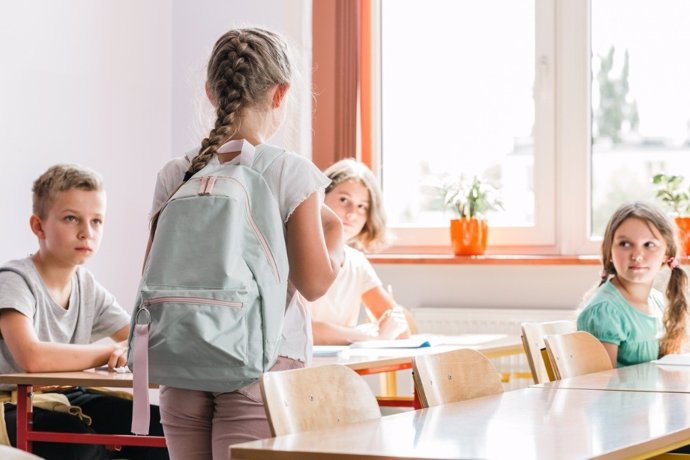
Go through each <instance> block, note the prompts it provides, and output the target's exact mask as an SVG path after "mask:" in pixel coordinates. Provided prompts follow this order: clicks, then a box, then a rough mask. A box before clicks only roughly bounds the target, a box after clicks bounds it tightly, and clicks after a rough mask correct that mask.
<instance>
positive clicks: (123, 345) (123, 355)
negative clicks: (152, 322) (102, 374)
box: [108, 341, 127, 371]
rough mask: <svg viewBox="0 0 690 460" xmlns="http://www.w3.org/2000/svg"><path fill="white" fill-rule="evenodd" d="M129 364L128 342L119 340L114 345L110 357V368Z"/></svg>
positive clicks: (110, 369)
mask: <svg viewBox="0 0 690 460" xmlns="http://www.w3.org/2000/svg"><path fill="white" fill-rule="evenodd" d="M126 365H127V342H126V341H125V342H118V343H116V344H115V345H114V349H113V351H112V353H110V358H108V370H109V371H112V370H114V369H115V368H118V367H124V366H126Z"/></svg>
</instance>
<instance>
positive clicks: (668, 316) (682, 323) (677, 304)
mask: <svg viewBox="0 0 690 460" xmlns="http://www.w3.org/2000/svg"><path fill="white" fill-rule="evenodd" d="M669 267H670V268H671V277H670V278H669V280H668V285H667V286H666V298H667V299H668V306H667V307H666V311H665V312H664V328H665V330H666V334H665V335H664V337H663V338H662V339H661V343H660V345H659V356H664V355H667V354H669V353H680V352H681V351H682V348H683V343H684V341H685V337H686V333H687V320H688V298H687V290H688V275H687V273H686V272H685V270H683V269H682V268H681V267H680V266H679V265H678V262H677V261H676V260H675V258H673V257H672V258H671V259H670V262H669Z"/></svg>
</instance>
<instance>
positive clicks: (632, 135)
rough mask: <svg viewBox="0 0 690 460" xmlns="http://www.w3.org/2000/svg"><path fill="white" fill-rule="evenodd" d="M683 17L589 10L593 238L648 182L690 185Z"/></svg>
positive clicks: (619, 0) (668, 1)
mask: <svg viewBox="0 0 690 460" xmlns="http://www.w3.org/2000/svg"><path fill="white" fill-rule="evenodd" d="M651 8H653V11H654V13H653V15H654V18H655V20H653V21H650V20H649V18H650V9H651ZM688 17H690V3H688V2H687V1H684V0H664V1H660V2H651V1H649V0H606V1H593V2H592V76H593V79H592V138H593V139H592V140H593V143H592V233H593V235H602V234H603V232H604V229H605V227H606V222H607V219H608V216H609V215H610V214H611V212H613V210H614V209H615V208H616V206H617V205H618V203H619V202H620V201H621V200H628V199H642V200H644V199H649V197H650V196H653V195H654V189H653V186H652V184H651V183H650V180H649V178H650V177H651V176H652V175H654V174H656V173H659V172H665V173H669V174H680V175H683V176H685V177H686V178H687V179H690V135H689V134H690V85H688V82H690V62H688V60H687V59H686V56H687V52H688V44H690V31H688V27H687V18H688ZM641 31H644V32H642V33H641ZM686 182H687V181H686Z"/></svg>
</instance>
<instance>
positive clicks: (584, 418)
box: [231, 388, 690, 460]
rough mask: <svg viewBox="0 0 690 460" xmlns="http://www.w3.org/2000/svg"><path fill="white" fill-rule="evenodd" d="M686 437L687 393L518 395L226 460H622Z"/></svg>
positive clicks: (298, 439) (283, 440)
mask: <svg viewBox="0 0 690 460" xmlns="http://www.w3.org/2000/svg"><path fill="white" fill-rule="evenodd" d="M688 438H690V394H682V393H652V392H627V391H591V390H568V391H557V390H547V389H544V388H525V389H521V390H514V391H509V392H505V393H503V394H501V395H496V396H487V397H484V398H478V399H475V400H471V401H464V402H460V403H453V404H447V405H444V406H438V407H432V408H429V409H422V410H419V411H411V412H405V413H401V414H395V415H390V416H386V417H382V418H379V419H375V420H370V421H366V422H361V423H355V424H350V425H342V426H339V427H337V428H334V429H328V430H320V431H312V432H306V433H300V434H295V435H287V436H280V437H277V438H272V439H264V440H260V441H252V442H248V443H243V444H237V445H236V446H234V447H232V448H231V454H232V458H233V459H259V458H261V459H269V460H271V459H289V458H295V457H296V455H297V454H299V458H302V459H336V458H337V459H344V458H353V459H374V458H403V459H404V458H408V459H409V458H416V459H460V458H463V459H465V458H488V459H494V458H495V459H503V458H516V457H519V458H535V459H539V458H543V459H551V458H559V459H581V458H610V459H615V458H630V457H633V456H635V455H639V454H642V453H646V452H653V451H655V450H656V449H663V448H665V447H667V446H669V445H672V444H674V443H676V445H679V444H678V443H680V442H682V441H683V440H686V439H688Z"/></svg>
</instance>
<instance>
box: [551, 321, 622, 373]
mask: <svg viewBox="0 0 690 460" xmlns="http://www.w3.org/2000/svg"><path fill="white" fill-rule="evenodd" d="M544 343H545V344H546V352H547V354H548V357H549V360H550V361H551V365H552V366H553V370H554V373H555V374H556V378H557V379H566V378H569V377H575V376H578V375H583V374H590V373H592V372H599V371H605V370H609V369H612V368H613V365H612V364H611V358H610V357H609V354H608V353H607V352H606V348H604V345H602V344H601V342H599V340H597V338H596V337H594V336H593V335H592V334H590V333H589V332H585V331H576V332H569V333H567V334H556V335H547V336H546V337H544Z"/></svg>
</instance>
